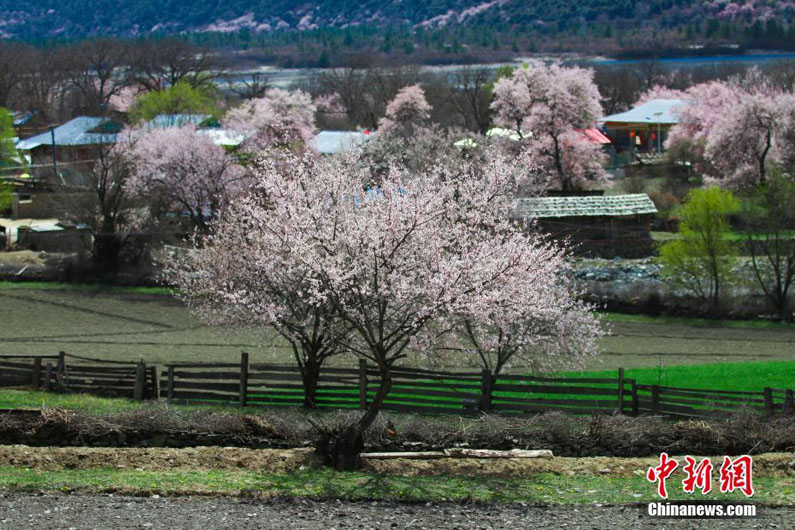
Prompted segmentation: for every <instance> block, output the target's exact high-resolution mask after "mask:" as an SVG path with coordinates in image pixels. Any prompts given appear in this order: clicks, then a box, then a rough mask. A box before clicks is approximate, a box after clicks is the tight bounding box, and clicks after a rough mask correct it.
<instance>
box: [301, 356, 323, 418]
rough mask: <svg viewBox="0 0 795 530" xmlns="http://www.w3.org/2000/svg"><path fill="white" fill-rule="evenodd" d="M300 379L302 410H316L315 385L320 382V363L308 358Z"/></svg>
mask: <svg viewBox="0 0 795 530" xmlns="http://www.w3.org/2000/svg"><path fill="white" fill-rule="evenodd" d="M301 379H302V380H303V383H304V408H305V409H308V410H315V409H317V402H316V399H317V385H318V382H319V380H320V363H319V362H317V360H316V359H313V358H310V359H309V360H307V361H306V363H305V364H304V367H303V370H302V372H301Z"/></svg>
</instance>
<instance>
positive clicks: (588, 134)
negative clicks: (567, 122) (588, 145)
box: [580, 129, 611, 145]
mask: <svg viewBox="0 0 795 530" xmlns="http://www.w3.org/2000/svg"><path fill="white" fill-rule="evenodd" d="M580 133H581V134H582V136H583V139H584V140H588V141H589V142H593V143H595V144H599V145H607V144H609V143H611V142H610V138H608V137H607V136H605V135H604V133H603V132H602V131H600V130H599V129H582V130H581V131H580Z"/></svg>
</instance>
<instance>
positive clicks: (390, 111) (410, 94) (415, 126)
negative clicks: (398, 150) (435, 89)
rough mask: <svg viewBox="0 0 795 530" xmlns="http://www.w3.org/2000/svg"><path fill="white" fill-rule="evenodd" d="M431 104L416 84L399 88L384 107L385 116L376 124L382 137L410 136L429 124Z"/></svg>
mask: <svg viewBox="0 0 795 530" xmlns="http://www.w3.org/2000/svg"><path fill="white" fill-rule="evenodd" d="M430 113H431V106H430V104H429V103H428V101H427V100H426V99H425V92H424V91H423V90H422V88H420V87H419V86H418V85H412V86H407V87H404V88H401V89H400V91H398V93H397V94H396V95H395V99H393V100H392V101H390V102H389V104H388V105H387V107H386V116H384V117H383V118H381V121H380V122H379V124H378V132H379V134H380V135H381V136H382V137H384V138H390V137H399V138H404V139H405V138H410V137H412V136H414V135H415V134H416V133H418V132H421V130H422V129H425V128H427V127H428V125H429V121H430V116H431V114H430Z"/></svg>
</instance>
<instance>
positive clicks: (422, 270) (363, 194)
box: [180, 155, 592, 468]
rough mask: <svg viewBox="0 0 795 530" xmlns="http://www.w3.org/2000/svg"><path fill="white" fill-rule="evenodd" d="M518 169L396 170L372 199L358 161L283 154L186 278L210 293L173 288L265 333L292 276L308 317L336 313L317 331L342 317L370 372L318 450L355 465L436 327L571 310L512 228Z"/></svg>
mask: <svg viewBox="0 0 795 530" xmlns="http://www.w3.org/2000/svg"><path fill="white" fill-rule="evenodd" d="M512 172H513V166H511V165H510V164H508V163H507V162H506V161H505V160H503V159H501V158H499V157H497V158H493V159H491V160H490V161H489V162H488V163H487V164H485V165H484V166H483V167H482V168H480V169H479V170H478V171H473V172H466V171H464V172H460V173H456V174H452V173H451V172H450V170H449V169H447V168H441V169H438V170H436V171H433V172H430V173H428V174H427V175H425V176H424V177H422V178H418V177H417V176H416V175H411V176H409V175H406V174H405V172H403V171H402V170H400V169H399V168H397V167H394V166H393V167H390V169H389V171H388V172H387V173H386V174H385V175H384V176H383V178H382V179H381V181H380V183H379V186H378V187H377V188H368V187H364V186H363V184H362V183H363V182H365V181H367V178H368V176H369V172H368V171H367V169H366V168H364V167H363V165H362V164H359V163H358V161H357V160H355V159H351V160H349V159H332V160H318V159H316V158H313V157H311V156H309V155H306V156H300V157H299V156H295V155H291V159H290V160H289V164H283V163H278V164H275V163H274V164H273V165H271V166H265V168H264V169H263V170H261V171H259V172H258V173H257V175H256V188H255V190H254V191H252V192H251V193H250V194H249V195H248V196H247V197H246V198H245V199H242V200H239V201H236V202H235V203H234V204H233V205H231V207H230V211H229V214H228V215H227V216H225V217H224V218H223V219H222V220H221V221H219V223H218V225H217V229H216V230H215V231H214V235H213V236H212V237H211V238H209V239H208V242H207V245H206V247H205V249H204V250H202V251H201V252H202V253H203V255H206V256H207V257H206V259H205V258H199V259H198V260H197V261H195V263H196V264H197V265H198V269H197V268H196V267H194V268H191V269H188V272H186V274H187V275H188V276H192V277H200V278H206V280H204V279H202V280H197V281H199V282H205V281H206V282H208V283H205V284H201V283H200V284H198V285H199V286H200V288H193V287H192V284H191V283H190V281H189V280H188V281H186V282H184V283H181V284H180V285H183V286H184V288H185V289H186V290H187V291H188V292H190V293H191V295H190V296H191V297H193V298H194V299H195V300H197V301H201V300H205V299H207V298H209V299H211V300H217V301H218V302H217V303H218V304H219V305H224V304H226V305H229V306H230V309H229V311H230V312H231V314H236V313H238V312H239V313H240V314H247V313H252V314H254V315H260V316H258V318H264V319H265V321H268V322H271V321H277V320H278V319H280V318H283V315H287V314H289V313H290V309H289V308H288V307H285V300H284V299H283V298H281V297H278V296H275V294H274V289H271V288H270V287H269V286H268V284H269V283H271V282H272V283H273V285H283V283H281V282H283V280H282V279H283V278H284V277H290V278H293V279H291V280H290V283H291V282H296V281H297V280H296V279H295V278H300V281H299V283H291V284H292V285H294V288H292V289H291V291H292V292H293V293H295V296H296V297H297V299H298V300H299V301H300V303H301V304H303V307H315V308H324V309H323V311H324V312H325V311H328V313H326V314H327V315H333V316H327V317H325V320H323V323H322V325H321V328H324V329H325V328H326V327H328V329H332V328H334V329H339V328H335V326H337V323H334V324H332V321H334V322H336V321H337V320H338V323H341V324H342V328H343V330H344V332H341V333H337V332H334V333H333V335H334V342H335V343H336V344H338V345H339V346H341V347H343V348H344V349H345V350H347V351H349V352H352V353H354V354H356V355H357V356H359V357H360V358H363V359H366V360H368V361H369V362H371V363H372V364H373V365H374V366H375V369H376V371H377V374H378V377H377V385H378V388H377V391H376V393H375V395H374V396H373V397H372V399H371V400H369V403H368V408H367V410H366V411H365V412H364V413H363V414H362V416H361V417H360V418H359V419H358V421H356V422H355V423H352V424H350V425H346V426H344V427H340V428H338V429H335V430H331V429H329V430H326V431H325V432H324V433H323V435H322V436H321V440H320V442H319V445H318V451H319V452H320V453H321V454H322V455H324V457H325V458H326V461H327V462H328V463H329V464H332V465H335V466H337V467H340V468H350V467H354V466H355V465H357V463H358V453H359V452H360V451H361V449H362V447H363V438H362V436H363V433H364V431H365V430H366V429H367V428H368V427H369V426H370V425H371V424H372V422H373V421H374V420H375V418H376V416H377V414H378V413H379V411H380V410H381V409H382V407H383V404H384V400H385V399H386V397H387V396H388V395H389V392H390V390H391V388H392V369H393V367H394V366H395V365H396V364H397V363H399V362H400V361H401V360H403V359H405V358H406V357H407V356H408V354H409V351H411V350H416V351H428V350H429V349H430V348H431V347H432V346H433V345H434V344H435V341H436V340H437V338H438V337H437V335H436V332H437V330H439V329H450V330H456V329H457V327H458V326H459V325H460V323H461V322H463V321H471V322H473V323H475V325H478V326H480V325H484V326H485V325H486V324H485V320H484V318H485V317H484V315H495V314H501V313H502V312H505V314H506V315H508V316H509V317H513V316H515V315H517V314H520V313H521V310H520V308H519V307H518V306H519V305H520V304H523V303H525V302H527V301H528V300H529V299H533V300H534V305H533V307H534V308H536V309H534V311H536V313H527V312H525V313H524V315H529V314H538V315H541V314H542V313H543V312H544V309H545V308H546V309H548V310H549V311H550V312H554V311H556V310H560V309H559V307H558V306H561V305H563V306H564V307H570V306H571V300H570V297H571V296H572V294H571V292H570V291H569V290H568V288H567V286H566V284H565V282H561V281H560V280H559V279H558V278H557V276H556V274H555V272H554V271H555V269H556V265H561V266H562V264H563V256H562V253H561V252H560V251H559V250H558V249H556V247H554V246H553V245H552V244H551V243H549V242H547V241H546V240H544V239H542V238H540V236H538V235H536V234H535V233H534V232H532V231H527V230H525V229H524V228H523V227H522V226H521V224H519V223H515V222H512V221H510V220H509V217H510V216H509V213H510V211H511V208H512V204H513V203H512V199H513V190H514V186H513V183H512V182H510V179H508V178H506V175H510V174H511V173H512ZM232 224H237V225H239V227H238V228H235V227H233V226H231V225H232ZM228 234H232V235H228ZM226 238H231V239H230V240H229V241H227V239H226ZM205 263H206V264H207V265H204V264H205ZM213 263H215V265H212V264H213ZM225 270H228V271H229V272H225ZM236 271H244V272H242V273H241V274H242V275H241V276H240V277H238V276H237V272H236ZM215 275H219V276H220V278H217V279H214V278H213V276H215ZM202 285H207V286H208V287H207V288H203V287H201V286H202ZM518 293H522V296H521V297H517V294H518ZM552 305H555V306H556V309H553V308H552V307H550V306H552ZM550 314H551V313H550ZM306 318H310V317H309V316H307V317H306ZM301 322H302V324H301V326H305V325H307V324H306V323H307V322H309V321H305V320H302V321H301ZM587 329H589V330H590V329H592V328H590V327H589V328H587ZM347 331H349V332H347ZM570 331H572V329H570V327H569V326H567V325H565V324H563V325H561V326H560V327H558V328H555V329H554V330H553V329H545V330H543V332H544V333H546V334H547V335H546V336H547V337H548V339H539V340H535V339H533V338H532V337H531V336H532V335H533V333H534V332H532V331H529V328H528V330H527V332H526V333H525V338H523V339H522V342H523V344H525V345H527V346H528V347H530V345H531V344H533V345H534V346H533V347H535V346H538V345H539V344H540V343H541V342H544V341H546V340H553V339H552V338H553V337H557V338H558V339H559V340H562V341H563V340H566V339H564V338H563V337H562V335H563V334H564V333H568V332H570ZM484 332H485V327H484ZM539 332H540V330H539ZM478 337H481V334H478Z"/></svg>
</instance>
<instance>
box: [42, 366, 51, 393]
mask: <svg viewBox="0 0 795 530" xmlns="http://www.w3.org/2000/svg"><path fill="white" fill-rule="evenodd" d="M50 390H52V363H47V366H45V367H44V391H45V392H49V391H50Z"/></svg>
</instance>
